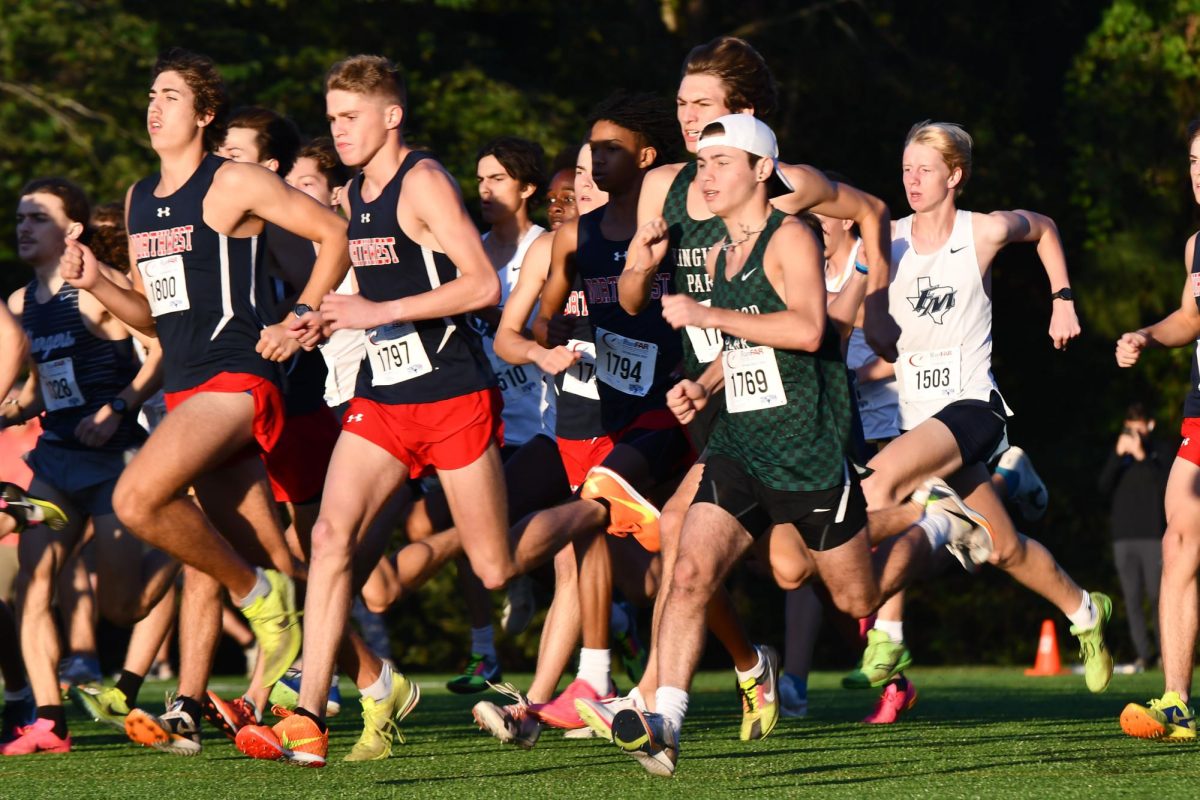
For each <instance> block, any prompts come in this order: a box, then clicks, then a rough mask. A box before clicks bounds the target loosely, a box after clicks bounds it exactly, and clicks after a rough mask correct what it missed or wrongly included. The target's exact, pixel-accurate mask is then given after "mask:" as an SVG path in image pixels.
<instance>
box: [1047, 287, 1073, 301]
mask: <svg viewBox="0 0 1200 800" xmlns="http://www.w3.org/2000/svg"><path fill="white" fill-rule="evenodd" d="M1050 299H1051V300H1068V301H1070V302H1072V303H1073V302H1075V295H1074V294H1073V293H1072V292H1071V287H1070V286H1064V287H1063V288H1062V289H1059V290H1058V291H1057V292H1055V293H1054V294H1052V295H1050Z"/></svg>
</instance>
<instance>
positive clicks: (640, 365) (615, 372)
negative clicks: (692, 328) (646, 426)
mask: <svg viewBox="0 0 1200 800" xmlns="http://www.w3.org/2000/svg"><path fill="white" fill-rule="evenodd" d="M657 360H658V345H656V344H653V343H651V342H643V341H641V340H639V339H629V338H627V337H624V336H621V335H620V334H618V333H613V332H612V331H606V330H604V329H603V328H596V377H597V378H599V379H600V380H602V381H604V382H605V383H606V384H608V385H609V386H611V387H613V388H614V389H616V390H617V391H619V392H624V393H625V394H631V395H633V396H635V397H645V396H646V395H647V394H648V393H649V392H650V386H651V385H652V384H653V383H654V362H655V361H657Z"/></svg>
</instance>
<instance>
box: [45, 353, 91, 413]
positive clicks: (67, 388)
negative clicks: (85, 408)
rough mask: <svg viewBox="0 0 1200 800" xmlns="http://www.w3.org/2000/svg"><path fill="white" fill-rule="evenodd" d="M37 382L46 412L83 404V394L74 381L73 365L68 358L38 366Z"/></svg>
mask: <svg viewBox="0 0 1200 800" xmlns="http://www.w3.org/2000/svg"><path fill="white" fill-rule="evenodd" d="M38 380H40V381H41V383H42V400H43V401H44V402H45V403H46V410H47V411H61V410H62V409H64V408H76V407H78V406H81V405H83V404H84V400H85V398H84V396H83V392H81V391H80V390H79V384H78V383H76V381H75V364H74V362H73V361H71V359H70V358H59V359H55V360H54V361H46V362H44V363H41V364H38Z"/></svg>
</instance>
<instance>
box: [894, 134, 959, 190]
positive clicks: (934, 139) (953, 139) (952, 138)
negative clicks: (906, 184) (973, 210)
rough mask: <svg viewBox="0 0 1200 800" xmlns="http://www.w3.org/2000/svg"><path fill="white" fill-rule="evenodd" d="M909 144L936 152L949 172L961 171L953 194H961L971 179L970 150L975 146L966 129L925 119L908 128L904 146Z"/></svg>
mask: <svg viewBox="0 0 1200 800" xmlns="http://www.w3.org/2000/svg"><path fill="white" fill-rule="evenodd" d="M910 144H923V145H925V146H927V147H932V148H933V149H934V150H937V151H938V153H940V154H941V156H942V160H943V161H944V162H946V166H947V167H949V168H950V171H951V172H954V170H955V169H961V170H962V179H961V180H960V181H959V182H958V185H957V186H955V187H954V194H955V196H958V195H960V194H962V190H963V187H965V186H966V185H967V179H969V178H970V177H971V148H972V147H973V146H974V144H975V142H974V140H973V139H971V134H969V133H967V131H966V128H964V127H963V126H962V125H959V124H957V123H954V122H934V121H933V120H929V119H927V120H925V121H924V122H918V123H917V124H916V125H913V126H912V127H911V128H909V130H908V136H907V137H905V139H904V146H905V147H908V146H909V145H910Z"/></svg>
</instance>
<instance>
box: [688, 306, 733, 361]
mask: <svg viewBox="0 0 1200 800" xmlns="http://www.w3.org/2000/svg"><path fill="white" fill-rule="evenodd" d="M700 305H702V306H711V305H712V300H704V301H702V302H701V303H700ZM684 330H685V331H687V335H688V339H690V340H691V342H692V350H693V351H695V353H696V360H697V361H699V362H700V363H701V364H708V363H711V362H712V360H713V359H715V358H716V357H717V356H718V355H719V354H720V352H721V345H722V344H723V339H724V337H723V336H722V334H721V331H720V330H719V329H717V328H694V327H692V326H691V325H688V326H687V327H685V328H684Z"/></svg>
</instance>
